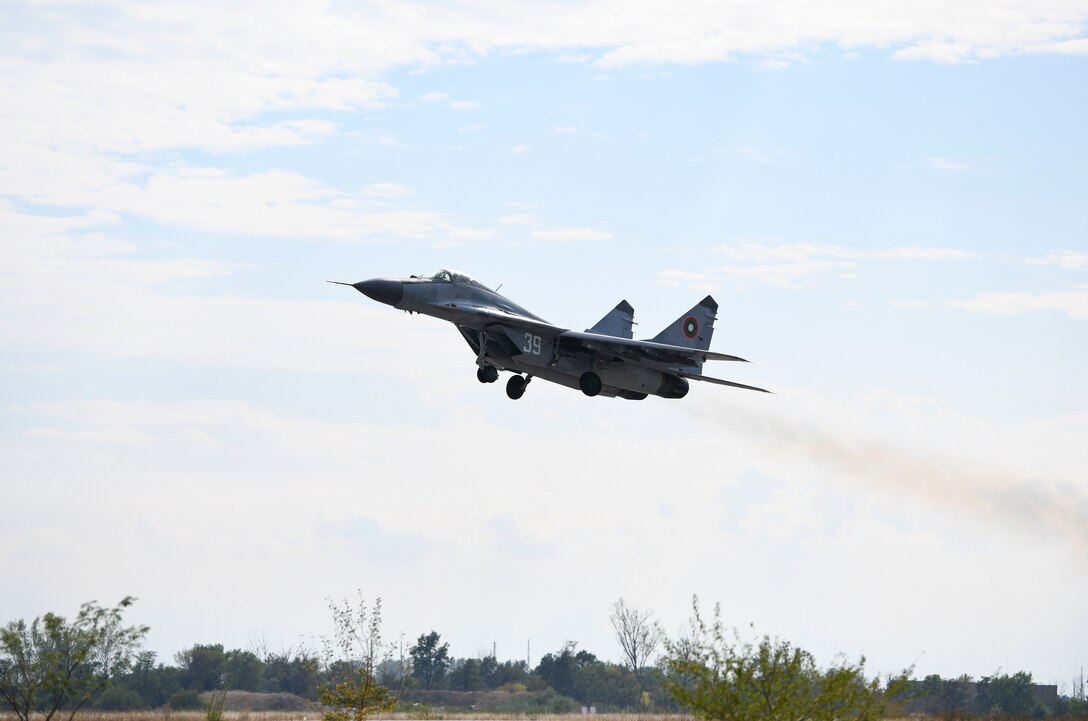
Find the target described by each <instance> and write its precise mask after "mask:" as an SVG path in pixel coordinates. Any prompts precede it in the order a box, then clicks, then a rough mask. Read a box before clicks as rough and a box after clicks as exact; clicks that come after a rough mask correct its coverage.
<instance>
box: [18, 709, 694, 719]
mask: <svg viewBox="0 0 1088 721" xmlns="http://www.w3.org/2000/svg"><path fill="white" fill-rule="evenodd" d="M38 718H39V721H41V719H43V718H44V717H38ZM223 718H224V719H226V721H320V719H321V712H320V711H225V712H224V713H223ZM589 718H592V719H593V721H693V718H692V717H691V716H681V715H677V714H672V715H665V714H659V715H655V714H622V713H615V714H612V713H602V714H596V715H595V716H592V717H587V716H582V715H581V714H532V715H530V714H510V713H506V714H504V713H483V712H473V711H444V710H442V709H430V710H429V711H425V712H423V713H413V712H411V711H399V712H395V713H392V714H381V715H378V716H374V717H373V719H374V721H414V720H416V719H423V720H425V721H439V720H442V719H450V720H451V721H526V720H527V719H547V721H588V719H589ZM0 721H15V716H13V715H11V714H2V713H0ZM54 721H63V718H61V717H59V716H55V717H54ZM76 721H205V717H204V712H203V711H166V710H155V711H109V712H106V711H85V712H80V713H79V714H77V715H76Z"/></svg>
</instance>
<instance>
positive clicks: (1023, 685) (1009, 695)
mask: <svg viewBox="0 0 1088 721" xmlns="http://www.w3.org/2000/svg"><path fill="white" fill-rule="evenodd" d="M976 688H977V690H976V697H975V698H976V701H975V703H976V706H977V708H978V710H979V711H980V712H981V713H986V714H1008V715H1010V716H1031V715H1035V716H1041V715H1043V714H1044V713H1045V710H1044V709H1043V708H1042V707H1041V706H1040V704H1039V703H1038V701H1036V699H1035V683H1034V682H1033V681H1032V678H1031V674H1030V673H1028V672H1026V671H1017V672H1016V673H1014V674H1013V675H1011V676H1010V675H1009V674H1007V673H1006V674H996V673H995V674H994V675H993V676H983V677H982V679H981V680H980V681H979V682H978V686H977V687H976Z"/></svg>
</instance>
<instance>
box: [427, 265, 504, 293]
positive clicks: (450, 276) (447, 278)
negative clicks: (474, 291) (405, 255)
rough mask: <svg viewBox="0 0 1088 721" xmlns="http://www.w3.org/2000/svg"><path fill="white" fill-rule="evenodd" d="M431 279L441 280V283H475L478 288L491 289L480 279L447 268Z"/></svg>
mask: <svg viewBox="0 0 1088 721" xmlns="http://www.w3.org/2000/svg"><path fill="white" fill-rule="evenodd" d="M429 280H433V281H436V282H439V283H468V284H469V285H474V286H476V287H477V288H483V289H484V290H490V289H489V288H488V287H487V286H485V285H484V284H483V283H480V282H478V281H475V280H473V279H472V278H469V277H468V276H467V275H465V274H464V273H459V272H457V271H456V270H446V269H444V268H443V269H442V270H440V271H438V272H437V273H435V274H434V275H432V276H430V278H429Z"/></svg>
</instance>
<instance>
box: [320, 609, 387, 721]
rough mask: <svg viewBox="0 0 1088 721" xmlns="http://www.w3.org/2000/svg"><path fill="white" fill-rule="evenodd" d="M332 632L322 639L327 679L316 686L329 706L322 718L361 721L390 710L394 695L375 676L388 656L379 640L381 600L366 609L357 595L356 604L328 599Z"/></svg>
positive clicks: (326, 719)
mask: <svg viewBox="0 0 1088 721" xmlns="http://www.w3.org/2000/svg"><path fill="white" fill-rule="evenodd" d="M329 608H330V609H331V610H332V617H333V627H334V633H333V637H332V638H325V639H323V641H324V646H325V665H326V670H327V672H328V680H327V681H326V682H325V683H323V684H322V685H321V687H320V689H319V693H318V697H319V699H320V700H321V703H322V704H324V705H325V706H327V707H329V710H328V711H326V712H325V714H324V718H325V721H364V719H366V718H367V717H368V716H370V715H372V714H375V713H383V712H387V711H392V710H393V707H394V706H396V704H397V699H396V697H394V696H393V695H392V694H391V693H390V692H389V689H387V688H386V687H385V686H383V685H382V684H381V683H380V682H379V681H378V677H377V671H378V666H379V665H380V664H381V663H382V661H383V660H387V659H388V658H389V657H390V654H391V649H389V648H388V647H386V645H385V644H384V643H383V642H382V600H381V599H380V598H379V599H377V600H376V601H375V602H374V608H373V610H371V611H367V607H366V602H365V601H364V600H363V597H362V594H361V593H360V594H359V605H358V606H352V605H351V604H350V603H349V602H348V601H346V600H345V601H343V602H342V603H336V602H335V601H333V600H332V599H330V600H329Z"/></svg>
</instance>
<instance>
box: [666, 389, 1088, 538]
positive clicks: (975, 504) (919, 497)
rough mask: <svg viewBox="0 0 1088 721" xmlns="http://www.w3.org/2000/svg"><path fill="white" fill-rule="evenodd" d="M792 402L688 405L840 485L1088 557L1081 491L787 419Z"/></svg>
mask: <svg viewBox="0 0 1088 721" xmlns="http://www.w3.org/2000/svg"><path fill="white" fill-rule="evenodd" d="M778 398H779V399H783V398H784V396H778ZM785 398H786V400H787V404H786V406H787V407H782V406H783V404H782V403H777V404H773V405H772V406H766V405H765V407H760V406H758V405H751V404H748V403H744V404H743V405H742V404H725V403H718V404H714V405H711V404H709V403H703V404H698V403H693V404H690V405H688V406H686V408H687V409H688V410H691V411H693V412H695V413H696V414H697V415H698V416H699V417H700V418H703V419H704V420H708V421H711V422H713V423H715V424H717V425H718V426H719V427H722V428H725V429H728V430H729V431H730V432H731V433H734V434H744V435H746V436H748V437H750V438H751V439H752V440H753V441H754V442H756V443H757V444H759V445H761V446H763V447H765V448H766V449H767V450H768V451H772V452H774V453H782V454H786V455H788V456H792V457H798V458H802V459H804V460H807V461H810V462H812V463H814V464H815V465H817V466H818V467H820V468H822V469H824V470H826V471H828V472H829V475H830V476H831V477H832V478H833V479H835V480H840V479H841V480H849V481H852V482H854V483H856V484H859V485H863V486H865V487H867V488H874V487H875V488H877V489H880V490H885V491H891V492H894V493H896V494H898V495H900V496H903V497H906V498H909V499H910V500H912V501H917V502H921V503H924V504H926V505H929V506H933V507H936V508H938V509H939V510H941V511H943V512H946V513H950V514H953V515H955V516H957V517H968V518H972V519H975V520H979V521H983V522H985V523H989V524H993V525H996V526H998V527H1000V528H1003V529H1013V530H1016V531H1019V532H1023V533H1029V534H1032V535H1037V536H1042V537H1049V538H1054V539H1057V540H1060V541H1061V542H1062V543H1064V544H1066V545H1067V546H1069V547H1070V548H1072V550H1073V551H1074V552H1075V553H1079V554H1081V555H1084V556H1088V496H1086V495H1085V492H1084V491H1083V490H1082V489H1080V488H1077V487H1074V486H1072V485H1070V484H1068V483H1054V482H1048V481H1044V480H1042V479H1037V478H1032V477H1031V476H1030V474H1027V473H1023V474H1020V473H1016V472H1014V471H1010V470H1002V469H997V468H993V467H987V466H986V465H984V464H980V463H973V462H971V461H968V460H966V459H962V458H951V457H942V456H941V454H939V453H937V452H934V451H931V450H929V449H925V448H911V447H908V446H907V445H905V444H896V443H894V442H892V441H889V440H886V439H883V438H879V437H876V436H873V435H869V434H867V433H865V432H862V431H856V430H850V429H847V428H846V427H845V426H843V425H842V424H836V423H835V422H834V419H833V418H832V417H831V416H830V414H828V417H826V418H823V419H821V418H818V417H814V416H813V415H812V414H811V413H809V414H807V415H803V414H800V413H798V414H796V415H792V416H791V415H787V414H790V413H792V412H795V411H797V410H798V409H796V408H791V407H789V406H790V405H792V404H789V403H788V397H785Z"/></svg>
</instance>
